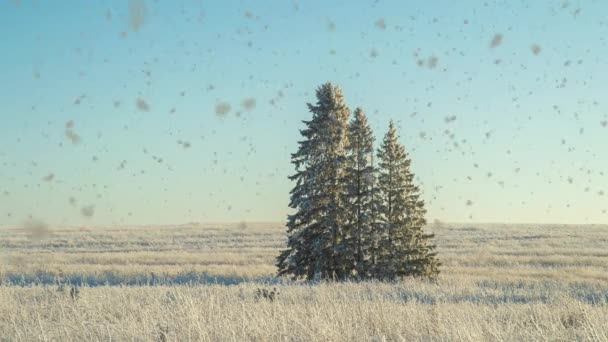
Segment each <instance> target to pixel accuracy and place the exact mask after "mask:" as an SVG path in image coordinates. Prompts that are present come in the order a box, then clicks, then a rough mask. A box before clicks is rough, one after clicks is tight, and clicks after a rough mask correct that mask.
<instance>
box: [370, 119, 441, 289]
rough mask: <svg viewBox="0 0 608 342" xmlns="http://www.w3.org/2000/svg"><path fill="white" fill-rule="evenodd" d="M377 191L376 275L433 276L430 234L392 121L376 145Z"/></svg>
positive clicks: (422, 203)
mask: <svg viewBox="0 0 608 342" xmlns="http://www.w3.org/2000/svg"><path fill="white" fill-rule="evenodd" d="M378 159H379V161H380V163H379V175H378V188H379V191H380V199H381V203H380V210H379V223H380V225H381V227H382V229H381V231H382V233H381V236H380V241H379V256H378V259H379V260H378V267H377V268H376V274H375V276H376V277H379V278H383V279H394V278H399V277H404V276H425V277H431V278H433V277H435V276H436V275H437V274H438V272H439V270H438V266H439V262H438V261H437V259H436V254H435V252H434V248H435V246H434V245H432V244H431V239H432V238H433V235H432V234H425V233H424V231H423V226H424V225H425V224H426V221H425V219H424V215H425V213H426V210H425V209H424V201H422V200H421V199H420V189H419V188H418V187H417V186H416V185H414V174H413V173H412V171H411V169H410V164H411V160H410V159H409V157H408V155H407V153H406V151H405V147H404V146H403V145H401V144H400V143H399V142H398V136H397V131H396V129H395V124H394V122H393V121H392V120H391V122H390V124H389V130H388V132H387V133H386V135H385V136H384V139H383V142H382V146H381V147H380V148H379V149H378Z"/></svg>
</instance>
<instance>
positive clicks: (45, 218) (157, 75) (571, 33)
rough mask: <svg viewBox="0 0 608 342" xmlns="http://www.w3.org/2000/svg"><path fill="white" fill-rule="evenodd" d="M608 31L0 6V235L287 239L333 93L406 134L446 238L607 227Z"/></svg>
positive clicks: (547, 4)
mask: <svg viewBox="0 0 608 342" xmlns="http://www.w3.org/2000/svg"><path fill="white" fill-rule="evenodd" d="M606 13H608V2H606V1H600V0H598V1H592V0H590V1H582V0H580V1H573V0H569V1H563V0H560V1H527V0H526V1H472V0H470V1H469V0H465V1H451V0H437V1H416V2H413V1H403V0H394V1H392V0H391V1H389V0H377V1H346V0H344V1H320V0H306V1H303V0H300V1H286V0H282V1H278V0H269V1H229V0H227V1H194V0H193V1H162V0H157V1H153V0H131V1H123V0H115V1H110V0H105V1H103V0H102V1H79V0H78V1H76V0H62V1H41V0H38V1H33V0H2V1H0V25H1V30H0V37H1V40H0V42H1V45H0V75H2V82H0V105H1V108H0V227H20V226H23V225H28V224H31V222H40V223H43V224H45V225H50V226H114V225H117V226H121V225H145V224H178V223H189V222H243V221H244V222H249V221H284V220H285V219H286V216H287V214H288V213H290V209H289V208H288V203H289V191H290V189H291V188H292V187H293V185H294V184H292V183H291V182H290V181H289V180H288V178H287V177H288V176H289V175H291V174H292V173H294V168H293V165H292V164H290V154H291V153H293V152H295V151H296V150H297V142H298V140H299V139H300V135H299V129H302V128H303V127H304V125H303V124H302V120H307V119H309V118H310V116H311V114H310V113H309V112H308V109H307V106H306V104H307V103H309V102H311V103H314V102H315V89H317V87H319V86H320V85H321V84H323V83H325V82H327V81H331V82H332V83H333V84H335V85H339V86H340V87H341V88H342V90H343V92H344V95H345V99H346V102H347V104H348V106H349V107H350V109H351V110H354V109H355V108H356V107H358V106H360V107H362V108H363V110H364V111H365V112H366V114H367V115H368V118H369V121H370V123H371V126H372V128H373V130H374V133H375V135H376V137H377V142H379V141H380V140H381V138H382V135H383V134H384V133H385V132H386V130H387V127H388V123H389V120H390V119H394V120H395V122H396V123H397V126H398V129H399V134H400V142H402V143H403V144H404V145H405V146H406V150H407V151H408V153H409V155H410V157H411V159H412V168H413V171H414V172H415V174H416V182H417V183H418V184H419V185H420V187H421V188H422V190H423V197H424V199H425V202H426V205H427V210H428V213H427V220H428V221H429V222H434V221H435V220H438V221H442V222H465V223H466V222H471V223H474V222H504V223H519V222H525V223H608V212H607V210H608V158H607V157H606V153H607V152H606V151H607V150H608V104H607V101H608V100H606V89H607V88H606V83H607V81H608V72H607V71H608V58H607V57H606V56H608V45H607V42H606V39H607V38H606V37H608V17H607V16H606ZM28 222H29V223H28Z"/></svg>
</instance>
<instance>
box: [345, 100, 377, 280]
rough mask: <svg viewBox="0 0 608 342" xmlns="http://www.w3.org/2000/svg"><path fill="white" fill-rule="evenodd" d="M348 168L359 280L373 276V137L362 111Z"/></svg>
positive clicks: (351, 133)
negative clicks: (371, 272)
mask: <svg viewBox="0 0 608 342" xmlns="http://www.w3.org/2000/svg"><path fill="white" fill-rule="evenodd" d="M347 150H348V167H347V170H346V179H345V185H346V189H347V191H346V195H347V196H348V199H347V200H346V203H347V204H348V215H349V232H350V233H351V236H350V237H349V239H348V240H349V242H350V243H349V247H350V248H349V250H350V251H351V252H352V253H353V255H354V256H355V263H354V264H355V269H356V271H357V275H358V276H359V278H367V277H368V276H369V275H370V270H371V264H372V262H373V260H372V259H371V258H370V253H371V252H372V251H373V248H374V243H375V240H374V238H373V233H374V232H373V223H374V221H373V220H374V213H373V210H374V207H373V205H374V202H373V198H374V196H373V195H374V194H373V193H374V191H375V187H374V183H375V181H376V177H375V174H374V172H375V170H374V168H373V165H372V161H373V154H374V136H373V133H372V130H371V128H370V126H369V124H368V122H367V117H366V116H365V113H364V112H363V110H362V109H361V108H357V109H355V112H354V117H353V118H352V120H351V122H350V124H349V126H348V149H347Z"/></svg>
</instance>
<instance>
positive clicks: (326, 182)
mask: <svg viewBox="0 0 608 342" xmlns="http://www.w3.org/2000/svg"><path fill="white" fill-rule="evenodd" d="M316 97H317V103H316V104H315V105H313V104H308V108H309V110H310V112H311V113H312V119H310V120H308V121H303V123H304V125H305V128H304V129H302V130H300V134H301V135H302V137H303V139H302V140H301V141H299V148H298V150H297V152H295V153H293V154H292V156H291V161H292V163H293V164H294V166H295V169H296V173H295V174H294V175H292V176H290V177H289V178H290V180H292V181H293V182H295V186H294V188H293V190H291V201H290V203H289V206H290V207H291V208H293V209H295V213H294V214H292V215H289V216H288V221H287V233H288V242H287V249H285V250H283V251H282V252H281V254H280V255H279V257H278V258H277V267H278V274H279V275H290V276H292V277H293V278H294V279H302V278H303V279H308V280H313V279H334V280H346V279H380V280H393V279H397V278H402V277H406V276H415V277H429V278H435V277H436V276H437V275H438V273H439V269H438V267H439V265H440V263H439V262H438V260H437V258H436V253H435V251H434V250H435V246H434V245H433V244H432V243H431V240H432V238H433V237H434V236H433V235H432V234H426V233H425V232H424V231H423V226H424V225H425V224H426V221H425V218H424V216H425V213H426V210H425V208H424V201H423V200H422V199H421V192H420V189H419V188H418V187H417V186H416V185H415V184H414V174H413V173H412V171H411V169H410V164H411V160H410V158H409V155H408V154H407V152H406V150H405V147H404V146H403V145H401V144H400V143H399V141H398V140H399V139H398V135H397V131H396V129H395V125H394V123H393V121H392V120H391V121H390V124H389V128H388V132H387V133H386V134H385V136H384V139H383V140H382V144H381V145H380V147H379V148H378V149H377V151H376V154H375V155H374V140H375V138H374V135H373V132H372V130H371V128H370V126H369V124H368V122H367V117H366V116H365V113H364V112H363V110H362V109H361V108H357V109H355V111H354V113H353V118H352V119H351V120H350V122H349V116H350V110H349V108H348V107H347V106H346V103H345V102H344V97H343V94H342V90H341V89H340V87H335V86H333V85H332V84H331V83H330V82H328V83H325V84H323V85H322V86H320V87H319V88H318V89H317V91H316ZM374 157H376V160H377V165H376V164H374V161H375V160H374Z"/></svg>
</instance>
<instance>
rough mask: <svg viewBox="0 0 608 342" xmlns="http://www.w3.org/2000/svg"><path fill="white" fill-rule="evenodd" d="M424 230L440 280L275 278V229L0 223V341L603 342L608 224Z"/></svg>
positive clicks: (278, 243) (279, 236)
mask: <svg viewBox="0 0 608 342" xmlns="http://www.w3.org/2000/svg"><path fill="white" fill-rule="evenodd" d="M428 229H429V230H431V231H434V232H435V233H436V234H437V239H436V242H437V244H438V249H439V252H440V257H441V260H442V262H443V263H444V266H443V268H442V271H443V273H442V275H441V276H440V278H439V281H438V282H437V283H427V282H424V281H419V280H406V281H403V282H400V283H397V284H382V283H346V284H301V283H290V282H285V281H277V280H276V279H274V278H273V276H272V275H273V272H274V266H273V263H274V257H275V255H276V254H277V251H278V249H280V248H282V245H283V243H284V239H285V237H284V236H285V235H284V231H283V228H281V226H280V225H279V224H247V225H244V224H235V225H188V226H180V227H128V228H127V227H125V228H122V229H94V230H93V229H92V230H85V229H77V228H70V229H61V230H59V229H57V230H52V231H51V232H50V234H44V236H39V235H36V234H34V235H32V234H31V233H29V232H23V231H15V230H12V231H1V232H0V258H1V259H0V260H1V261H2V262H1V263H0V277H1V278H0V279H2V285H1V286H0V331H1V332H2V334H1V336H0V341H4V340H6V341H20V340H23V341H30V340H56V341H84V340H87V341H89V340H104V341H106V340H118V341H123V340H135V341H138V340H140V341H153V340H163V338H166V340H168V341H172V340H209V341H217V340H231V341H243V340H258V341H266V340H297V341H311V340H324V341H329V340H331V341H354V340H357V341H358V340H367V341H382V340H450V341H451V340H470V341H479V340H490V341H495V340H507V341H512V340H599V341H608V324H606V322H608V227H606V226H603V227H602V226H549V225H544V226H526V225H518V226H506V225H477V226H465V225H444V226H432V227H429V228H428ZM68 282H71V283H74V284H79V285H80V293H79V295H78V296H77V298H76V299H73V298H72V296H71V295H70V285H67V286H64V287H62V290H60V287H59V286H58V285H57V284H58V283H68ZM104 284H105V285H104ZM274 287H276V288H277V291H278V292H279V294H278V295H277V296H276V298H275V300H274V301H269V300H266V299H264V298H256V291H257V289H258V288H266V289H272V288H274Z"/></svg>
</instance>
